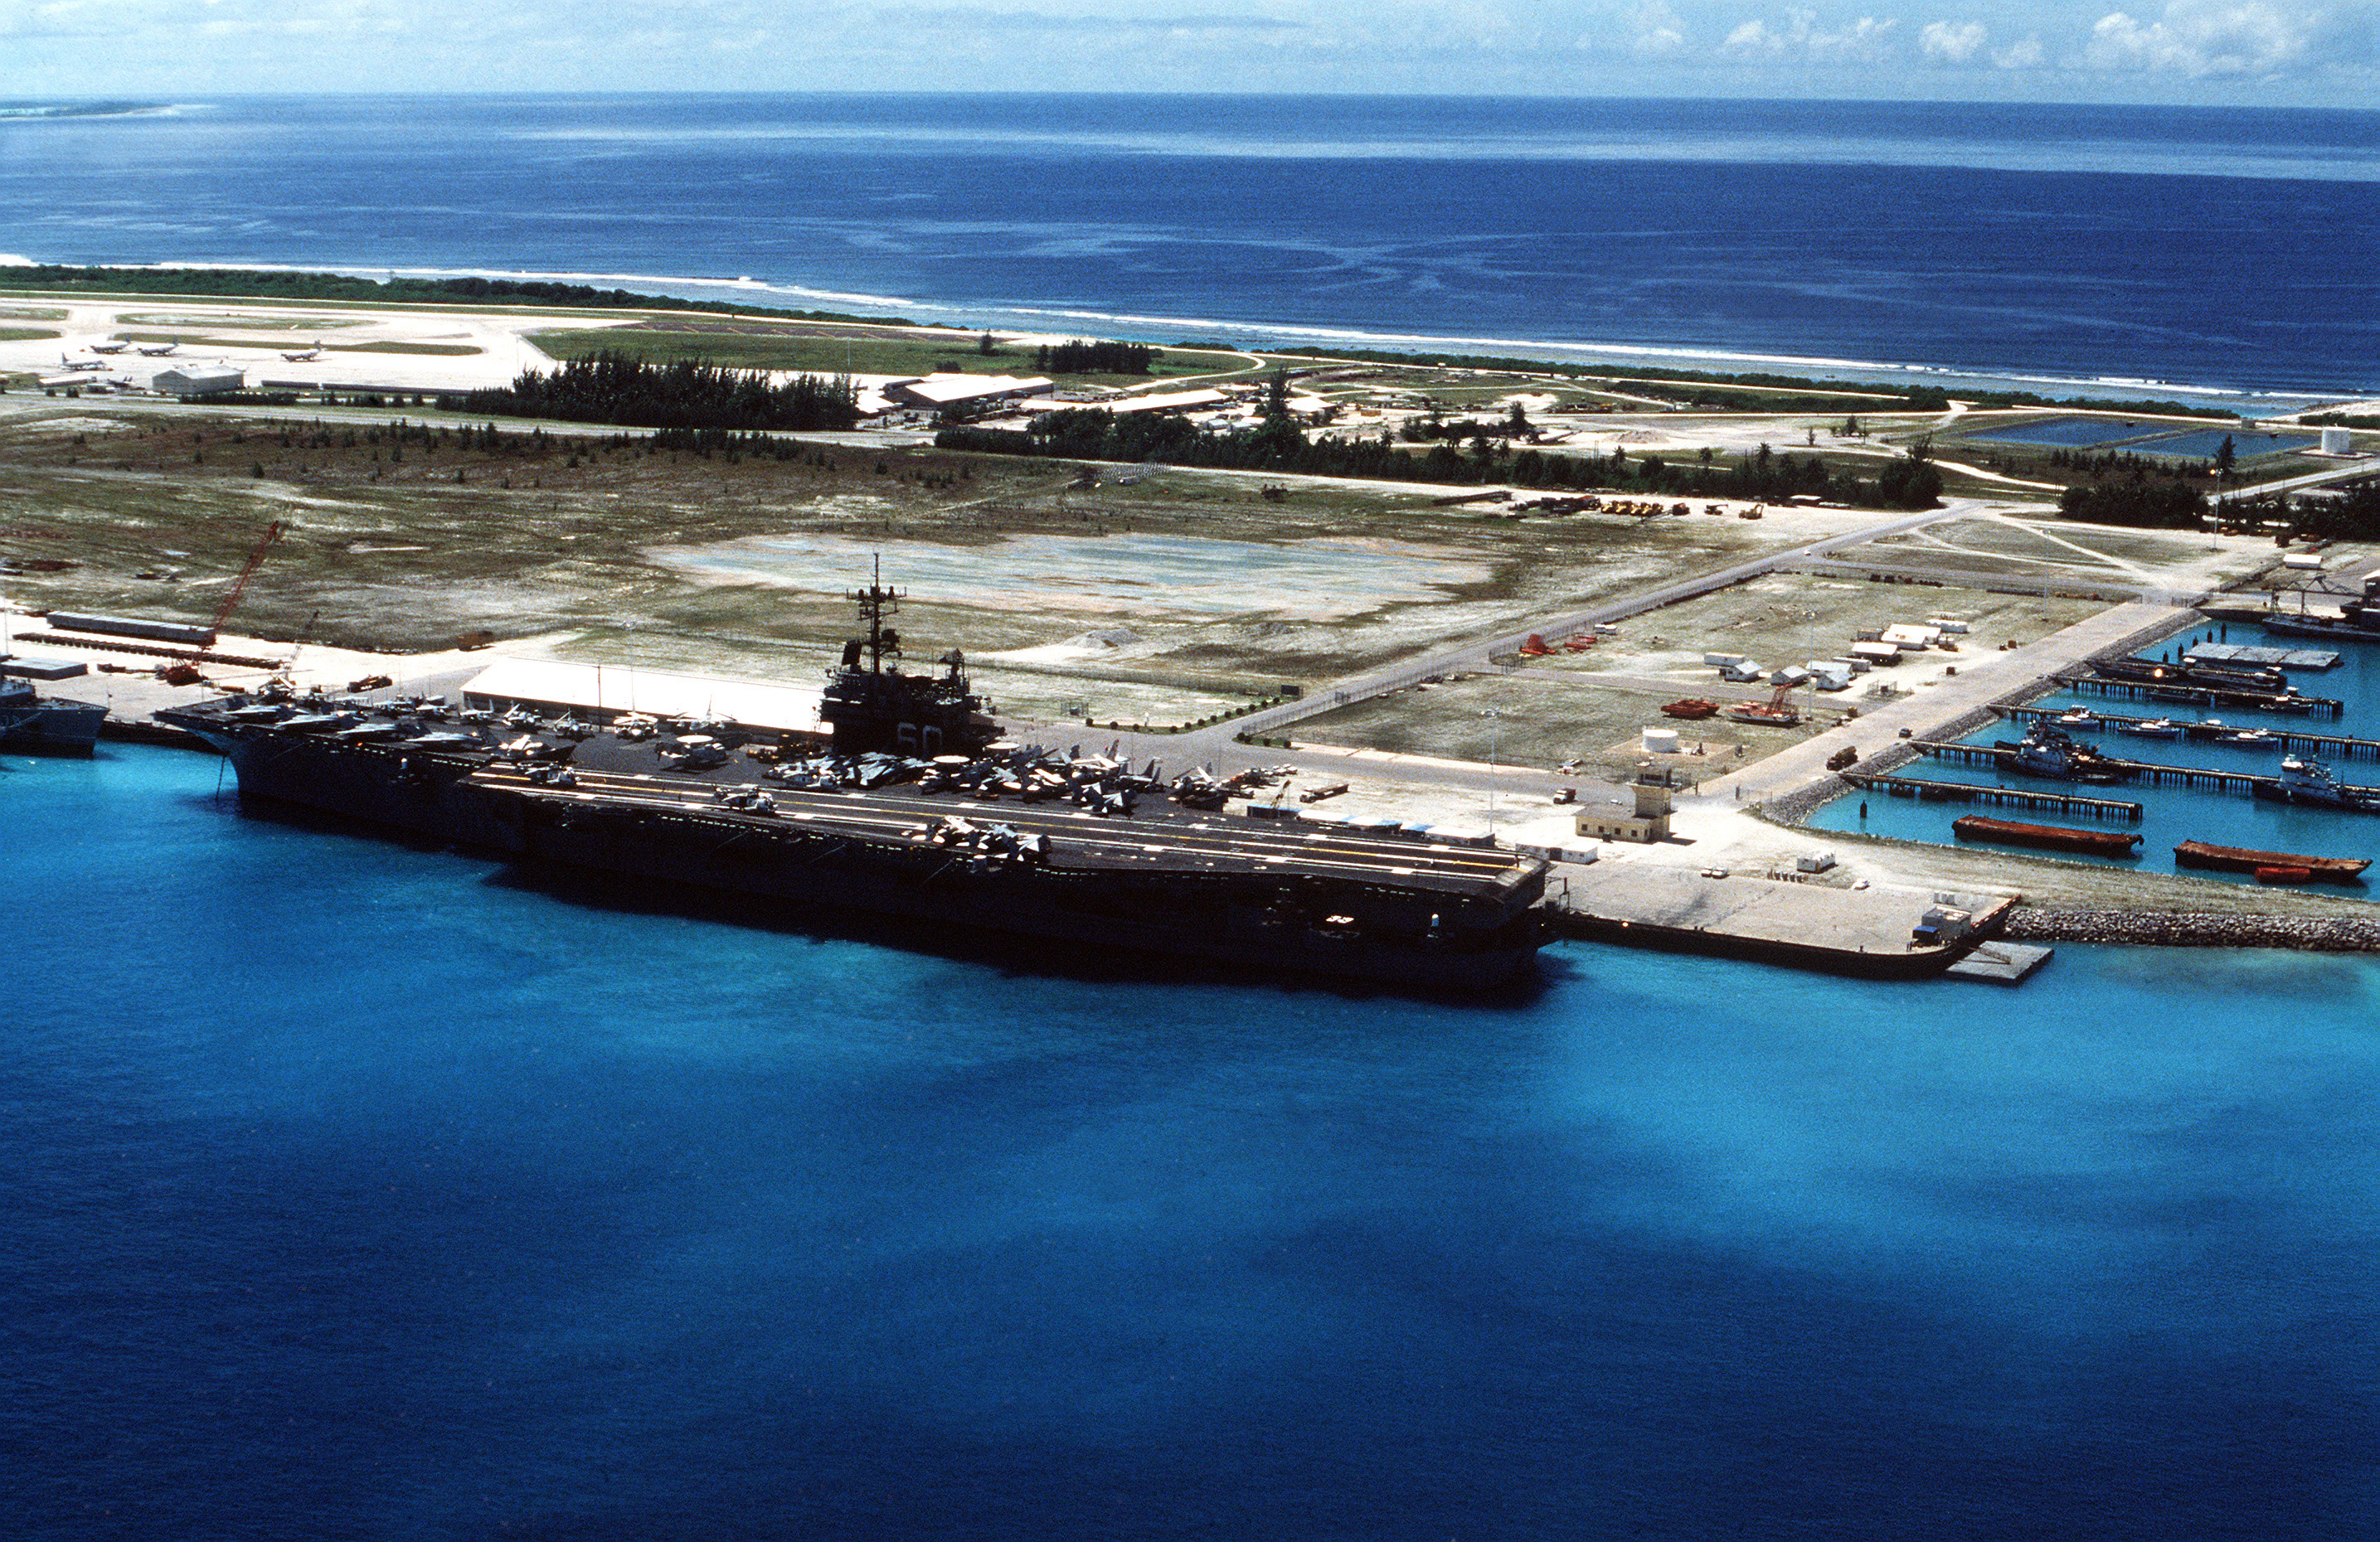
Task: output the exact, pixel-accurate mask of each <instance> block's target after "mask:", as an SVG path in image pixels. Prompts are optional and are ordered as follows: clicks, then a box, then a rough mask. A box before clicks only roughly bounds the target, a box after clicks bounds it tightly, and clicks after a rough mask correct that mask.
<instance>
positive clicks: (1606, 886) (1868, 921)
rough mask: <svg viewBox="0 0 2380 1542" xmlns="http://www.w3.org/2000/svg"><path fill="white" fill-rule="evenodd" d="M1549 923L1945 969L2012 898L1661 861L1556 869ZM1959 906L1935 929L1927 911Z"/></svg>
mask: <svg viewBox="0 0 2380 1542" xmlns="http://www.w3.org/2000/svg"><path fill="white" fill-rule="evenodd" d="M1556 876H1557V878H1558V880H1560V881H1557V882H1556V883H1555V884H1554V885H1553V888H1552V892H1551V894H1550V897H1551V898H1552V900H1553V902H1554V905H1555V906H1556V916H1557V922H1556V924H1557V925H1558V926H1559V927H1560V929H1562V930H1564V931H1565V932H1567V933H1569V934H1570V935H1573V936H1577V937H1588V938H1593V939H1595V940H1596V941H1605V942H1621V943H1626V944H1630V945H1633V946H1637V947H1648V948H1662V949H1668V950H1671V951H1679V952H1692V953H1716V954H1719V955H1721V956H1723V957H1729V958H1744V959H1755V960H1759V961H1761V962H1764V963H1769V964H1789V965H1798V966H1800V967H1803V968H1811V969H1823V970H1827V971H1829V972H1831V973H1836V974H1848V975H1868V976H1875V977H1882V978H1894V979H1906V978H1911V977H1919V976H1925V975H1935V974H1939V973H1941V972H1942V971H1943V970H1944V969H1946V968H1947V967H1949V965H1951V964H1953V963H1955V962H1956V961H1957V960H1959V959H1960V958H1961V957H1963V956H1965V954H1966V953H1968V951H1969V950H1970V949H1972V948H1973V946H1974V944H1975V943H1976V942H1977V941H1979V940H1980V939H1983V938H1985V937H1988V936H1989V935H1991V934H1992V933H1993V932H1995V931H1996V930H1998V928H1999V926H2000V924H2001V923H2002V921H2003V920H2004V919H2005V918H2006V917H2007V914H2008V910H2009V907H2010V906H2011V905H2015V904H2016V901H2015V900H2014V899H2013V898H2010V897H2009V896H2006V895H2000V894H1951V895H1947V896H1946V895H1937V894H1935V893H1931V892H1926V891H1924V890H1917V889H1900V888H1880V887H1879V888H1869V889H1844V888H1837V887H1834V886H1832V885H1829V884H1823V883H1797V882H1791V881H1784V880H1775V879H1768V878H1759V877H1752V876H1744V875H1737V874H1732V873H1724V874H1722V873H1720V872H1719V870H1718V869H1716V868H1713V869H1696V868H1681V867H1672V866H1670V865H1669V864H1667V863H1658V862H1644V861H1635V862H1598V863H1597V864H1595V865H1594V866H1593V867H1591V868H1581V867H1573V866H1569V865H1564V866H1562V867H1560V868H1557V869H1556ZM1944 910H1950V911H1958V912H1963V913H1964V914H1965V917H1966V919H1965V920H1964V922H1963V923H1961V925H1960V927H1959V929H1957V930H1956V931H1954V932H1948V933H1946V935H1945V937H1944V939H1943V941H1919V940H1917V938H1916V936H1915V933H1916V932H1917V929H1919V927H1920V926H1921V925H1923V924H1924V923H1925V920H1926V918H1927V917H1928V914H1929V913H1937V912H1941V911H1944Z"/></svg>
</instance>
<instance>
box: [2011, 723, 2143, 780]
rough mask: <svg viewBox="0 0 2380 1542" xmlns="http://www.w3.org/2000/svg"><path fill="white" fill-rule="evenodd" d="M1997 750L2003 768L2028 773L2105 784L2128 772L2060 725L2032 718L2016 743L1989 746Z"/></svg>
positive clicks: (2121, 777)
mask: <svg viewBox="0 0 2380 1542" xmlns="http://www.w3.org/2000/svg"><path fill="white" fill-rule="evenodd" d="M1993 748H1994V749H1997V750H1998V751H1999V752H2000V755H2001V760H2000V767H2001V769H2002V770H2004V771H2018V772H2022V774H2024V775H2027V776H2046V777H2050V778H2053V779H2054V780H2057V781H2059V782H2083V783H2093V784H2095V785H2105V784H2106V783H2110V782H2120V781H2122V780H2123V779H2124V778H2125V777H2126V776H2129V775H2131V772H2130V771H2127V770H2126V769H2124V768H2123V767H2122V766H2120V765H2119V764H2118V763H2116V762H2115V761H2113V760H2110V759H2108V758H2107V756H2104V755H2102V754H2100V753H2099V751H2098V750H2097V748H2096V747H2093V746H2091V745H2086V744H2084V743H2083V742H2082V741H2081V740H2079V739H2077V738H2075V737H2073V736H2072V735H2070V734H2068V733H2067V732H2066V731H2065V730H2064V729H2062V728H2055V727H2052V726H2051V725H2050V724H2048V723H2046V722H2035V723H2034V724H2033V725H2032V726H2031V727H2030V728H2027V729H2026V730H2025V731H2024V737H2023V738H2022V740H2020V741H2019V742H2017V743H2015V744H2010V743H2008V742H2007V741H2006V740H2002V741H2000V742H1998V743H1997V744H1995V745H1994V746H1993Z"/></svg>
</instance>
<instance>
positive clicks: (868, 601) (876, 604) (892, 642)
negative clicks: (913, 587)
mask: <svg viewBox="0 0 2380 1542" xmlns="http://www.w3.org/2000/svg"><path fill="white" fill-rule="evenodd" d="M883 579H884V559H883V557H882V556H880V555H879V556H877V557H876V558H874V559H873V560H872V563H871V565H870V569H869V573H868V587H867V588H866V589H858V590H855V591H854V592H853V594H852V596H851V598H852V599H853V600H855V601H858V603H859V615H860V619H861V620H863V621H865V622H867V623H868V673H869V674H883V673H884V655H886V654H887V653H890V654H892V656H893V657H894V658H896V659H897V658H899V657H900V656H901V634H900V633H898V632H896V631H894V630H893V629H892V628H891V627H889V626H887V625H884V618H885V616H886V615H887V614H892V613H898V612H899V611H900V609H901V591H900V590H899V589H886V588H885V587H884V582H883Z"/></svg>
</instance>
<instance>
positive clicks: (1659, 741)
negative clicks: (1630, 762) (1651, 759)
mask: <svg viewBox="0 0 2380 1542" xmlns="http://www.w3.org/2000/svg"><path fill="white" fill-rule="evenodd" d="M1677 752H1678V731H1677V730H1676V729H1674V728H1647V729H1646V730H1645V754H1647V755H1675V754H1676V753H1677Z"/></svg>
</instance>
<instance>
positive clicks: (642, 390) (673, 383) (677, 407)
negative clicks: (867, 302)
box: [438, 349, 859, 431]
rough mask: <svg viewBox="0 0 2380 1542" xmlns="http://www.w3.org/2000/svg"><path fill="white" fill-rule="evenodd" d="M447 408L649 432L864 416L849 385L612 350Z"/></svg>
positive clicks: (826, 425) (800, 424)
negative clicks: (775, 379) (775, 378)
mask: <svg viewBox="0 0 2380 1542" xmlns="http://www.w3.org/2000/svg"><path fill="white" fill-rule="evenodd" d="M438 405H439V406H440V407H443V408H446V409H448V410H459V411H463V412H469V413H474V414H477V413H488V414H492V415H496V416H501V417H509V418H553V419H561V420H563V421H565V422H573V423H621V424H628V425H633V426H635V427H637V428H647V429H722V430H743V431H759V430H780V429H795V430H819V429H847V428H849V427H851V426H852V425H853V424H854V423H856V422H857V421H858V420H859V405H858V401H857V398H856V395H855V394H854V392H853V390H852V387H851V382H849V381H846V380H842V379H835V380H825V379H821V378H820V377H819V376H817V375H796V376H795V377H794V378H793V379H792V380H790V381H787V382H785V383H784V384H783V385H778V384H774V383H772V382H771V381H770V379H769V376H768V373H767V371H765V370H730V369H724V368H722V367H721V366H719V365H716V364H711V363H709V362H706V361H704V360H701V359H681V360H679V361H678V362H676V363H672V364H654V363H648V362H646V361H645V360H643V359H640V358H636V357H634V356H633V355H630V354H626V353H622V352H619V351H617V350H615V349H606V350H604V351H603V352H601V353H598V354H595V355H594V356H592V357H591V358H579V359H572V360H571V361H569V362H568V363H565V364H563V365H561V366H559V367H558V368H556V369H554V370H552V371H550V372H541V371H539V370H524V371H522V373H521V374H520V375H519V376H518V378H516V380H514V382H513V383H512V384H511V385H509V386H505V387H499V388H492V389H488V390H481V391H473V392H469V393H467V394H465V395H452V396H442V397H440V398H439V403H438Z"/></svg>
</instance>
